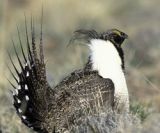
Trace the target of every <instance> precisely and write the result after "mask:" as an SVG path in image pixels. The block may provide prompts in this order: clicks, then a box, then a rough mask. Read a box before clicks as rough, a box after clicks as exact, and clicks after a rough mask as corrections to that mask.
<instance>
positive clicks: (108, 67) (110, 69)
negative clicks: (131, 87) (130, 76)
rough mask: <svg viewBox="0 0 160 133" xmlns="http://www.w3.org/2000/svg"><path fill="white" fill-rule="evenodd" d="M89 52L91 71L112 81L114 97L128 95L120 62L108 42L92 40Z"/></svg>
mask: <svg viewBox="0 0 160 133" xmlns="http://www.w3.org/2000/svg"><path fill="white" fill-rule="evenodd" d="M89 47H90V50H91V61H92V69H93V70H97V71H98V73H99V75H100V76H102V77H103V78H109V79H111V80H112V82H113V83H114V86H115V95H119V94H121V95H128V89H127V85H126V80H125V76H124V72H123V70H122V67H121V65H122V61H121V58H120V56H119V54H118V51H117V49H116V48H115V46H114V45H113V44H112V43H111V42H110V41H104V40H101V39H92V40H91V44H89Z"/></svg>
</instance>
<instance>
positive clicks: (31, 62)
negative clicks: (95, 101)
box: [7, 17, 54, 132]
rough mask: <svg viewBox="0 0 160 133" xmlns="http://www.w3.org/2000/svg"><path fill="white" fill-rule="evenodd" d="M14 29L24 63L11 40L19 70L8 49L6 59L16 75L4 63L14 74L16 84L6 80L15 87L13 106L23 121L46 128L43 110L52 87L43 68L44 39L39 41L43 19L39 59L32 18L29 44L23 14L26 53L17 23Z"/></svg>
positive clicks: (38, 127) (42, 128)
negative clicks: (15, 29)
mask: <svg viewBox="0 0 160 133" xmlns="http://www.w3.org/2000/svg"><path fill="white" fill-rule="evenodd" d="M17 31H18V38H19V43H20V48H21V52H22V56H23V60H24V63H22V61H21V60H20V57H19V56H18V53H17V51H16V47H15V44H14V41H13V40H12V43H13V47H14V51H15V54H16V57H17V60H18V62H19V65H20V68H21V70H20V71H18V69H17V67H16V66H15V64H14V62H13V60H12V58H11V55H10V54H9V52H8V55H9V59H10V61H11V64H12V66H13V68H14V69H15V71H16V74H17V76H16V75H14V73H13V72H12V70H11V69H10V68H9V66H7V67H8V68H9V71H10V72H11V74H12V76H13V78H14V79H15V81H16V83H17V84H18V88H17V87H16V86H15V85H14V84H13V83H11V82H10V81H9V82H10V84H11V85H12V86H13V88H14V91H13V98H14V107H15V108H16V111H17V114H18V115H19V117H20V118H21V120H22V122H23V123H24V124H26V125H27V126H28V127H30V128H33V129H34V130H35V131H38V132H46V130H45V128H44V122H45V116H47V115H45V113H46V110H48V109H47V108H48V107H49V105H48V103H47V101H48V100H49V99H50V96H54V92H53V90H51V88H50V86H49V85H48V83H47V80H46V70H45V63H44V55H43V43H42V22H41V33H40V45H39V48H40V54H39V57H40V59H39V58H38V55H37V50H36V43H35V31H34V21H33V18H31V36H32V41H31V45H30V42H29V36H28V29H27V20H26V17H25V32H26V42H27V56H26V55H25V52H24V49H23V46H22V41H21V37H20V31H19V29H18V26H17ZM31 47H32V49H31ZM46 96H47V97H46Z"/></svg>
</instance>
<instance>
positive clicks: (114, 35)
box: [100, 29, 128, 47]
mask: <svg viewBox="0 0 160 133" xmlns="http://www.w3.org/2000/svg"><path fill="white" fill-rule="evenodd" d="M127 38H128V35H127V34H125V33H124V32H122V31H119V30H117V29H110V30H107V32H104V33H101V34H100V39H102V40H109V41H111V42H112V43H113V44H114V45H116V46H117V47H120V46H121V44H122V43H123V41H124V40H125V39H127Z"/></svg>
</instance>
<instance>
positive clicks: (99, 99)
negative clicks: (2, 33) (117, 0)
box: [9, 23, 129, 133]
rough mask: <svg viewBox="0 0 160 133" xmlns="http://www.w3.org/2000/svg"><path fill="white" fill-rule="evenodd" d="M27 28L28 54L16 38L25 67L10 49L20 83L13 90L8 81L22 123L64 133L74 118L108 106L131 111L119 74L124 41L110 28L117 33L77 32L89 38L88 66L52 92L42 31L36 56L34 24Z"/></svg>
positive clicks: (73, 74) (65, 79)
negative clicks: (17, 62) (14, 57)
mask: <svg viewBox="0 0 160 133" xmlns="http://www.w3.org/2000/svg"><path fill="white" fill-rule="evenodd" d="M31 30H32V49H31V47H30V42H29V38H28V31H27V26H26V38H27V49H28V50H27V51H28V53H27V56H26V55H25V53H24V50H23V47H22V43H21V40H20V46H21V51H22V55H23V60H24V62H25V63H24V64H23V63H22V62H21V60H20V58H19V56H18V54H17V52H16V49H15V46H14V49H15V52H16V56H17V59H18V61H19V64H20V67H21V70H20V72H19V71H18V70H17V68H16V66H15V65H14V63H13V61H12V59H11V56H10V55H9V58H10V60H11V63H12V65H13V67H14V69H15V71H16V73H17V75H18V78H17V77H16V76H15V75H14V74H13V73H12V71H11V70H10V71H11V74H12V76H13V78H14V79H15V80H16V82H17V84H18V87H17V86H15V85H13V84H12V83H11V82H10V83H11V85H12V86H13V87H14V88H15V90H14V91H13V93H14V94H13V98H14V106H15V108H16V110H17V113H18V115H19V116H20V118H21V120H22V122H23V123H25V124H26V125H27V126H28V127H31V128H33V129H34V130H35V131H38V132H41V133H52V132H64V131H65V130H69V128H71V127H72V125H75V124H78V120H79V119H81V118H82V117H85V116H86V115H91V114H96V113H99V110H101V109H104V108H105V109H106V107H108V108H111V109H113V110H115V107H118V106H121V103H122V104H124V105H125V106H123V107H122V110H125V111H128V110H129V100H128V90H127V86H126V81H125V77H124V72H123V70H124V59H123V51H122V49H121V47H120V45H121V43H122V42H123V41H124V39H125V38H126V36H125V34H124V33H123V32H120V31H118V30H112V31H113V32H111V33H114V34H115V35H116V34H118V35H119V38H117V37H118V36H117V37H115V38H114V40H112V38H110V35H111V33H110V31H108V32H106V33H102V34H98V33H97V32H96V31H94V30H93V31H92V30H91V31H89V30H79V31H76V34H80V35H84V36H85V37H88V39H89V40H88V42H87V45H89V47H90V50H91V52H90V57H89V59H88V63H87V64H86V66H85V67H84V68H82V69H80V70H76V71H74V72H72V73H71V74H70V75H68V76H67V77H66V78H64V79H63V80H62V81H61V82H60V83H59V84H58V85H57V86H55V87H54V88H51V87H50V85H49V84H48V82H47V79H46V69H45V63H44V56H43V47H42V33H41V38H40V40H41V41H40V45H39V48H40V55H39V56H38V53H37V51H36V44H35V39H34V27H33V25H32V23H31ZM18 32H19V31H18ZM114 34H113V36H114ZM120 34H122V36H120ZM76 36H77V35H76ZM19 39H20V34H19ZM116 39H118V40H116ZM115 40H116V43H117V42H118V43H120V44H119V46H118V43H117V44H116V43H114V41H115ZM13 44H14V43H13ZM38 57H40V58H38ZM116 99H118V100H117V101H118V102H117V103H118V106H117V104H116ZM118 108H119V107H118ZM117 110H118V109H117Z"/></svg>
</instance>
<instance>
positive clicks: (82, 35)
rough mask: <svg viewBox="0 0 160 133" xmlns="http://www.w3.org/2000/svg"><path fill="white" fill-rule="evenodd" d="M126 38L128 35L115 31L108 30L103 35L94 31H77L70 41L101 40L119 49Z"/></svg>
mask: <svg viewBox="0 0 160 133" xmlns="http://www.w3.org/2000/svg"><path fill="white" fill-rule="evenodd" d="M127 38H128V35H127V34H125V33H124V32H122V31H120V30H117V29H109V30H107V31H106V32H103V33H97V32H96V31H95V30H84V29H81V30H77V31H75V34H74V36H73V38H72V39H71V41H74V40H85V41H88V42H90V41H91V40H93V39H101V40H105V41H110V42H112V43H113V44H114V45H115V46H116V47H121V44H122V43H123V42H124V40H125V39H127Z"/></svg>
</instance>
